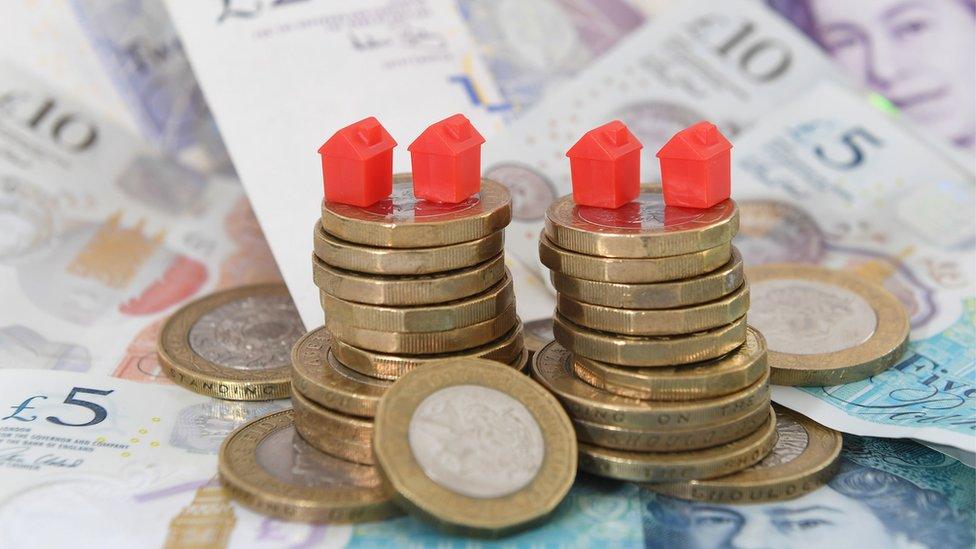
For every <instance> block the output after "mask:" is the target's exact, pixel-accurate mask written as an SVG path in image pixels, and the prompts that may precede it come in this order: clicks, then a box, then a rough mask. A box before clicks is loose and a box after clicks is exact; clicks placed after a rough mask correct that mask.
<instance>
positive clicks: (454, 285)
mask: <svg viewBox="0 0 976 549" xmlns="http://www.w3.org/2000/svg"><path fill="white" fill-rule="evenodd" d="M506 272H507V269H506V268H505V253H504V252H499V253H498V255H496V256H495V257H493V258H491V259H489V260H487V261H485V262H483V263H479V264H477V265H474V266H472V267H465V268H462V269H456V270H453V271H445V272H443V273H434V274H427V275H417V276H409V275H390V276H384V275H377V274H369V273H360V272H356V271H349V270H346V269H340V268H338V267H332V266H330V265H328V264H327V263H325V262H324V261H322V260H321V259H319V257H318V256H317V255H315V254H314V253H313V254H312V281H313V282H314V283H315V285H316V286H317V287H318V288H319V291H320V293H321V292H324V293H327V294H330V295H332V296H335V297H337V298H339V299H344V300H346V301H351V302H354V303H366V304H372V305H428V304H434V303H445V302H448V301H455V300H458V299H463V298H465V297H468V296H472V295H475V294H478V293H481V292H483V291H485V290H487V289H488V288H490V287H492V286H494V285H495V284H497V283H498V282H500V281H501V280H502V279H503V278H505V273H506Z"/></svg>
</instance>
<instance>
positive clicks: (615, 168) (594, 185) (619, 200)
mask: <svg viewBox="0 0 976 549" xmlns="http://www.w3.org/2000/svg"><path fill="white" fill-rule="evenodd" d="M643 147H644V146H643V145H642V144H641V142H640V141H638V140H637V138H636V137H634V134H632V133H630V130H628V129H627V126H625V125H624V123H623V122H621V121H619V120H614V121H613V122H609V123H607V124H604V125H602V126H599V127H597V128H594V129H592V130H590V131H588V132H586V133H585V134H583V137H581V138H580V140H579V141H577V142H576V144H575V145H573V146H572V148H570V149H569V150H568V151H566V156H568V157H569V168H570V172H571V173H572V179H573V201H574V202H576V203H577V204H579V205H581V206H595V207H598V208H619V207H620V206H623V205H624V204H626V203H628V202H630V201H631V200H633V199H635V198H637V195H638V194H640V151H641V149H642V148H643Z"/></svg>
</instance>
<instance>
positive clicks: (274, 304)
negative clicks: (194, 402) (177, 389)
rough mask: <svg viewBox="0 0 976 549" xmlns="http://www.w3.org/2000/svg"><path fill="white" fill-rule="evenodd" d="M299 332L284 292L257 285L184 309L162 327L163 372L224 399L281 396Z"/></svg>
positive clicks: (300, 327) (159, 349) (160, 352)
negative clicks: (293, 346) (292, 350)
mask: <svg viewBox="0 0 976 549" xmlns="http://www.w3.org/2000/svg"><path fill="white" fill-rule="evenodd" d="M304 332H305V328H304V327H303V325H302V321H301V318H299V316H298V311H297V310H296V309H295V305H294V303H292V300H291V297H290V296H289V294H288V289H287V288H285V287H284V286H283V285H281V284H261V285H256V286H244V287H241V288H234V289H232V290H224V291H220V292H217V293H214V294H211V295H208V296H205V297H203V298H200V299H197V300H195V301H193V302H190V303H188V304H187V305H184V306H183V307H182V308H180V309H179V310H177V311H176V312H175V313H173V314H172V315H171V316H170V317H169V318H168V319H167V320H166V323H165V324H163V328H162V330H161V331H160V334H159V340H158V344H157V347H156V350H157V355H158V357H159V362H160V365H161V366H162V367H163V371H164V372H166V375H167V376H169V377H170V379H172V380H173V381H175V382H176V383H177V384H179V385H182V386H183V387H186V388H187V389H190V390H191V391H194V392H197V393H200V394H204V395H207V396H212V397H217V398H223V399H228V400H270V399H276V398H287V397H288V393H289V387H290V385H291V348H292V345H294V344H295V342H296V341H298V338H300V337H301V336H302V334H303V333H304Z"/></svg>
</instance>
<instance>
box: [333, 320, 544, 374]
mask: <svg viewBox="0 0 976 549" xmlns="http://www.w3.org/2000/svg"><path fill="white" fill-rule="evenodd" d="M332 345H333V347H332V352H333V354H335V356H336V358H338V359H339V361H340V362H342V363H343V364H345V365H346V367H347V368H349V369H351V370H355V371H357V372H359V373H361V374H363V375H365V376H370V377H375V378H378V379H386V380H390V381H392V380H396V379H399V378H400V377H401V376H402V375H403V374H405V373H407V372H409V371H410V370H412V369H414V368H417V367H418V366H420V365H422V364H427V363H429V362H433V361H435V360H445V359H452V358H467V357H471V358H485V359H488V360H495V361H498V362H504V363H506V364H508V363H511V362H512V361H515V360H518V359H519V357H520V356H521V352H522V350H523V349H524V347H525V344H524V341H523V334H522V321H521V320H518V319H516V324H515V327H514V328H512V329H511V330H509V331H508V332H507V333H506V334H505V335H503V336H501V337H499V338H498V339H494V340H492V341H489V342H488V343H486V344H484V345H480V346H478V347H475V348H473V349H468V350H464V351H458V352H456V353H441V354H429V355H399V354H392V353H378V352H374V351H370V350H368V349H360V348H359V347H356V346H354V345H351V344H349V343H346V342H345V341H342V340H341V339H336V340H335V341H334V342H333V344H332ZM501 353H505V354H501ZM508 353H511V356H509V354H508Z"/></svg>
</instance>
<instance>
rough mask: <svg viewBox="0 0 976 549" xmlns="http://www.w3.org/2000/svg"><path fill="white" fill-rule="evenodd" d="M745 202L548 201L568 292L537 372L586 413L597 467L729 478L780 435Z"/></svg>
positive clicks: (583, 430) (577, 413)
mask: <svg viewBox="0 0 976 549" xmlns="http://www.w3.org/2000/svg"><path fill="white" fill-rule="evenodd" d="M738 215H739V214H738V209H737V207H736V204H735V202H734V201H732V200H726V201H724V202H720V203H719V204H717V205H715V206H712V207H710V208H707V209H691V208H674V207H667V206H665V204H664V201H663V196H662V193H661V189H660V188H659V187H645V188H644V189H643V190H642V192H641V194H640V195H639V196H638V198H637V199H636V200H635V201H633V202H631V203H629V204H625V205H624V206H622V207H621V208H617V209H612V210H611V209H604V208H594V207H588V206H579V205H576V204H574V203H573V200H572V197H571V196H567V197H563V198H561V199H559V200H557V201H555V202H554V203H553V204H552V205H551V206H550V207H549V210H548V211H547V212H546V226H545V231H544V233H543V235H542V237H541V238H540V243H539V254H540V259H541V260H542V263H543V264H544V265H546V266H547V267H549V268H550V270H551V280H552V283H553V286H554V287H555V288H556V290H557V305H556V313H555V316H554V318H553V336H554V338H555V341H553V342H551V343H549V344H548V345H546V346H545V347H543V348H542V349H541V350H540V351H538V352H537V353H536V354H535V357H534V358H533V363H532V374H533V376H534V377H535V378H536V379H537V380H538V381H539V382H540V383H542V384H543V385H544V386H545V387H546V388H548V389H549V390H550V391H551V392H552V393H553V394H554V395H555V396H556V397H557V398H558V399H559V401H560V402H561V403H562V404H563V406H564V407H565V409H566V411H567V412H568V413H569V415H570V418H571V419H572V422H573V426H574V428H575V430H576V436H577V439H578V441H579V445H580V467H581V468H582V469H584V470H587V471H590V472H593V473H596V474H600V475H604V476H609V477H614V478H619V479H624V480H638V481H644V482H662V481H671V482H674V481H680V480H689V479H706V478H711V477H716V476H722V475H728V474H731V473H734V472H736V471H739V470H742V469H745V468H746V467H749V466H751V465H753V464H755V463H756V462H758V461H759V460H761V459H763V457H765V456H766V455H767V454H768V453H769V452H770V451H771V450H772V447H773V444H774V443H775V440H776V418H775V415H774V414H773V413H772V411H771V408H770V388H769V381H770V375H769V368H768V365H767V360H766V355H767V352H766V342H765V339H764V338H763V336H762V334H760V333H759V332H758V331H757V330H755V329H753V328H751V327H748V326H747V324H746V313H747V311H748V309H749V297H750V296H749V286H748V284H747V283H746V281H745V278H744V275H743V264H742V257H741V256H740V254H739V252H738V251H737V250H736V249H735V248H734V247H733V246H732V245H731V240H732V237H733V236H735V233H736V232H737V230H738V223H739V217H738Z"/></svg>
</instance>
